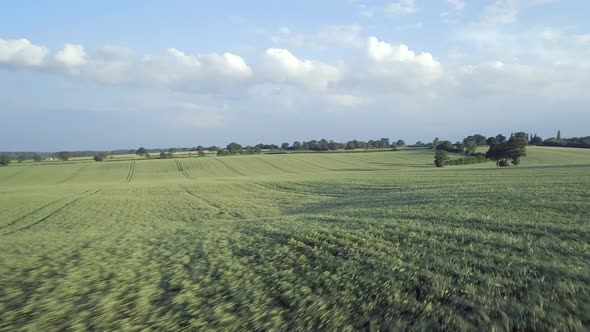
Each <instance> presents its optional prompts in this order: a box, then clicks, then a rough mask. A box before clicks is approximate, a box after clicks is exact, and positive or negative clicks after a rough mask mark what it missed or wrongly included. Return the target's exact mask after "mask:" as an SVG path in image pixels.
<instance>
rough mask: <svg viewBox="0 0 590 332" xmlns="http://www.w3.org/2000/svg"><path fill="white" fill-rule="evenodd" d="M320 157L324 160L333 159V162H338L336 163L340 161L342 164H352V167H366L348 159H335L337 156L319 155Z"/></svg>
mask: <svg viewBox="0 0 590 332" xmlns="http://www.w3.org/2000/svg"><path fill="white" fill-rule="evenodd" d="M320 157H321V158H323V159H325V160H330V161H333V162H338V163H341V164H344V165H348V166H354V167H366V165H359V164H357V163H354V162H350V161H348V160H339V159H337V158H330V157H328V156H320Z"/></svg>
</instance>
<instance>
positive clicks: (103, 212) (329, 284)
mask: <svg viewBox="0 0 590 332" xmlns="http://www.w3.org/2000/svg"><path fill="white" fill-rule="evenodd" d="M433 155H434V153H433V152H432V150H401V151H390V152H372V153H309V154H281V155H252V156H235V157H234V156H232V157H201V158H196V157H195V158H177V159H164V160H140V159H136V160H123V161H117V160H114V161H108V160H107V161H105V162H100V163H95V162H91V161H85V160H78V161H74V162H64V163H53V164H47V165H35V164H23V165H18V164H15V165H11V166H9V167H2V168H0V330H1V331H21V330H22V331H105V330H119V331H121V330H125V331H178V330H194V331H206V330H224V331H271V330H272V331H285V330H298V331H308V330H318V331H332V330H334V331H357V330H367V331H369V330H370V331H377V330H385V331H387V330H393V331H398V330H400V331H403V330H453V331H473V330H478V331H486V330H490V331H491V330H494V331H511V330H559V331H568V330H573V331H576V330H587V329H590V150H583V149H565V148H547V147H528V156H527V157H526V158H524V159H523V161H522V164H521V165H520V166H518V167H508V168H497V167H496V166H495V164H494V163H491V162H490V163H484V164H476V165H465V166H451V167H445V168H442V169H439V168H435V167H434V164H433Z"/></svg>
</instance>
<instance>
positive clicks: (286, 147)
mask: <svg viewBox="0 0 590 332" xmlns="http://www.w3.org/2000/svg"><path fill="white" fill-rule="evenodd" d="M512 138H514V139H518V141H519V142H521V143H523V142H524V145H525V146H526V145H544V146H564V147H577V148H590V136H586V137H573V138H562V137H561V131H558V132H557V136H556V137H551V138H549V139H546V140H543V139H542V138H541V137H540V136H538V135H537V134H530V133H525V132H517V133H512V134H510V139H512ZM510 139H507V138H506V136H504V135H502V134H499V135H496V136H492V137H488V138H486V137H485V136H483V135H481V134H474V135H470V136H467V137H465V138H464V139H463V140H462V141H458V142H455V143H451V142H450V141H441V140H439V139H438V138H435V139H434V140H433V141H432V142H430V143H423V142H422V141H417V142H416V143H415V144H412V145H407V146H409V147H424V148H432V149H435V150H436V151H437V153H438V151H445V152H450V153H464V154H466V155H468V157H467V158H460V159H454V160H451V159H450V158H448V155H447V156H446V157H445V156H444V154H443V153H440V154H439V158H440V159H439V162H438V165H453V164H469V163H475V162H482V160H483V161H485V160H495V161H496V162H497V163H498V165H500V164H508V163H512V164H515V163H516V164H518V163H519V160H520V159H519V158H516V159H514V158H512V157H511V156H509V157H503V156H504V155H506V154H509V153H508V152H506V151H512V152H510V153H512V154H515V152H514V150H515V149H516V148H515V147H514V146H512V147H509V146H508V145H507V144H508V142H509V141H510ZM511 144H513V143H511ZM484 145H487V146H489V147H492V146H494V148H493V150H492V151H490V150H488V152H487V153H486V154H483V153H480V154H477V153H476V150H477V148H478V147H480V146H484ZM405 146H406V143H405V142H404V140H402V139H399V140H397V141H395V142H393V141H390V139H389V138H380V139H374V140H368V141H362V140H356V139H355V140H350V141H347V142H336V141H333V140H327V139H325V138H322V139H319V140H310V141H294V142H293V143H287V142H284V143H281V144H265V143H260V144H256V145H254V146H251V145H248V146H242V145H241V144H239V143H236V142H232V143H230V144H228V145H227V146H226V147H218V146H215V145H213V146H209V147H204V146H201V145H199V146H197V147H193V148H168V149H146V148H144V147H140V148H138V149H137V150H134V149H131V150H113V151H109V152H107V151H59V152H55V153H36V152H10V153H2V154H0V166H5V165H8V164H9V163H10V162H11V161H12V160H16V161H17V162H23V161H25V160H33V161H35V162H39V161H41V160H43V159H47V158H55V159H58V160H62V161H67V160H69V159H71V158H74V157H88V156H91V157H92V158H93V159H94V160H95V161H97V162H100V161H104V160H105V159H106V158H107V157H108V156H112V155H120V154H136V155H138V156H142V157H146V158H159V159H166V158H173V157H174V155H175V153H176V152H179V151H189V152H196V154H197V156H200V157H202V156H206V155H207V153H214V154H216V155H218V156H230V155H238V154H259V153H262V152H263V151H264V152H266V153H284V152H287V151H317V152H321V151H335V150H356V149H394V150H395V149H397V148H399V147H405ZM152 154H153V155H154V156H152ZM522 156H523V155H520V157H522Z"/></svg>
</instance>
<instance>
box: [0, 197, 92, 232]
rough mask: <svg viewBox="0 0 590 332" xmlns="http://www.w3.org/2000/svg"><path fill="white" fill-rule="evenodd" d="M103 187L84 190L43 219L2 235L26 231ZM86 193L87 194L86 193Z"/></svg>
mask: <svg viewBox="0 0 590 332" xmlns="http://www.w3.org/2000/svg"><path fill="white" fill-rule="evenodd" d="M102 189H103V188H100V189H98V190H95V191H94V192H91V193H89V194H87V193H88V192H89V191H91V190H87V191H85V192H83V193H82V194H80V195H81V196H80V197H77V198H74V199H73V200H71V201H69V202H68V203H66V204H65V205H64V206H62V207H60V208H58V209H57V210H55V211H53V212H51V213H50V214H48V215H46V216H45V217H43V218H41V219H39V220H37V221H35V222H33V223H32V224H28V225H26V226H23V227H21V228H17V229H15V230H12V231H10V232H6V233H4V234H2V235H3V236H6V235H10V234H13V233H16V232H20V231H24V230H26V229H29V228H31V227H33V226H35V225H38V224H40V223H42V222H44V221H45V220H47V219H49V218H51V217H53V216H54V215H56V214H57V213H59V212H61V211H63V210H64V209H66V208H67V207H69V206H71V205H72V204H74V203H76V202H78V201H80V200H81V199H83V198H88V197H90V196H92V195H95V194H97V193H98V192H99V191H101V190H102ZM85 194H86V195H85Z"/></svg>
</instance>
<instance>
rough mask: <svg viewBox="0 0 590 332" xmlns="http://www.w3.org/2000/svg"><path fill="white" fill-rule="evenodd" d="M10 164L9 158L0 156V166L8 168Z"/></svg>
mask: <svg viewBox="0 0 590 332" xmlns="http://www.w3.org/2000/svg"><path fill="white" fill-rule="evenodd" d="M9 164H10V157H8V155H5V154H0V166H8V165H9Z"/></svg>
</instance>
